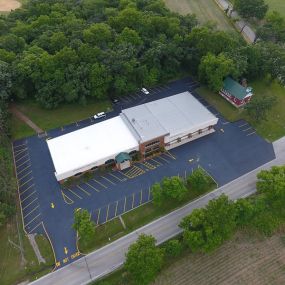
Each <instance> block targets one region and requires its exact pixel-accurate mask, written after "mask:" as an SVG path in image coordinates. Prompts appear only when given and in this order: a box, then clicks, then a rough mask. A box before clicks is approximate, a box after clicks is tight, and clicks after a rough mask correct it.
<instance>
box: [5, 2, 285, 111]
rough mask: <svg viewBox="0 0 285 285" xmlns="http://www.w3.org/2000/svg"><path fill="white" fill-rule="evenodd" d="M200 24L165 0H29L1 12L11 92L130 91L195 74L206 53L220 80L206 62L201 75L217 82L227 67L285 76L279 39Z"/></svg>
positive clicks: (82, 97)
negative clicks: (245, 37)
mask: <svg viewBox="0 0 285 285" xmlns="http://www.w3.org/2000/svg"><path fill="white" fill-rule="evenodd" d="M197 24H198V23H197V20H196V18H195V16H193V15H187V16H181V15H178V14H175V13H172V12H170V11H169V10H168V9H167V8H166V7H165V5H164V3H163V2H162V1H161V0H121V1H119V0H104V1H103V0H92V1H91V0H82V1H75V0H68V1H63V0H47V1H46V0H45V1H43V0H31V1H29V2H28V4H26V5H24V6H23V8H22V9H18V10H15V11H13V12H12V13H10V14H9V15H8V16H2V18H1V19H0V33H1V37H0V60H1V62H0V64H1V67H2V68H1V69H2V73H4V75H5V72H7V74H6V77H7V76H8V77H11V81H12V88H11V92H10V94H11V96H13V97H14V98H16V99H17V98H22V99H24V98H35V99H36V100H37V101H38V102H39V103H40V104H41V105H42V106H43V107H45V108H55V107H57V106H58V105H59V104H61V103H64V102H74V101H77V102H79V103H82V104H84V103H86V100H87V99H88V98H92V97H93V98H97V99H105V98H106V97H108V96H120V95H124V94H126V93H129V92H132V91H134V90H136V89H137V88H139V87H141V86H143V85H145V86H151V85H154V84H156V83H158V82H161V81H163V80H167V79H170V78H173V77H175V76H176V75H177V74H179V73H180V72H181V71H187V72H191V73H192V74H197V72H198V66H199V64H200V62H201V60H202V58H203V57H204V56H207V58H206V59H204V61H203V62H204V63H207V64H210V65H211V63H212V68H211V69H210V77H211V74H212V73H215V72H216V71H217V80H218V81H217V82H216V79H215V78H214V79H212V78H208V77H209V76H207V72H206V70H205V68H201V72H200V73H201V74H202V75H203V76H201V79H202V80H203V81H204V82H206V83H209V85H210V87H213V88H214V89H215V90H216V89H217V87H218V86H219V85H220V82H221V80H220V78H222V77H223V76H225V75H228V74H226V73H231V74H232V76H234V77H236V78H237V77H239V76H241V75H249V76H250V77H255V76H259V75H260V73H268V72H269V73H271V74H272V75H273V76H274V77H278V76H279V77H280V70H272V65H271V62H272V60H273V59H271V58H272V56H273V55H276V54H278V55H279V53H281V54H282V56H281V55H280V56H279V58H278V61H279V62H278V64H279V63H280V60H283V61H284V50H283V51H280V50H279V46H277V45H276V46H274V52H273V53H272V52H271V49H272V46H269V47H268V46H267V45H263V44H258V45H256V46H252V47H247V46H246V45H245V43H243V42H242V41H241V39H240V38H239V36H238V35H235V34H228V33H226V32H221V31H217V30H215V29H214V27H212V26H207V27H202V26H197ZM269 50H270V51H269ZM208 53H209V54H210V55H207V54H208ZM271 55H272V56H271ZM281 57H283V58H282V59H281ZM224 58H226V59H229V66H228V68H226V69H225V68H223V67H221V66H220V62H221V60H223V59H224ZM267 60H268V62H269V64H266V62H265V61H267ZM274 60H275V58H274ZM278 64H276V63H275V61H274V66H275V69H278V66H280V64H279V65H278ZM5 66H8V67H9V68H8V71H5V70H6V67H5ZM2 77H3V75H2ZM213 80H214V83H213Z"/></svg>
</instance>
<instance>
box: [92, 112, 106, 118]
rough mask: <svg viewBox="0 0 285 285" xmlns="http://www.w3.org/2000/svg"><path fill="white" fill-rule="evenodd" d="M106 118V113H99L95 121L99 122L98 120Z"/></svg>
mask: <svg viewBox="0 0 285 285" xmlns="http://www.w3.org/2000/svg"><path fill="white" fill-rule="evenodd" d="M105 117H106V113H105V112H100V113H97V114H96V115H94V119H95V120H97V119H101V118H105Z"/></svg>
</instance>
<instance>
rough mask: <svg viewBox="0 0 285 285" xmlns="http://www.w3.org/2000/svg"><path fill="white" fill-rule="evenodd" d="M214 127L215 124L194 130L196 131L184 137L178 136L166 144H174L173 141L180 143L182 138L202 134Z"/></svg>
mask: <svg viewBox="0 0 285 285" xmlns="http://www.w3.org/2000/svg"><path fill="white" fill-rule="evenodd" d="M213 128H214V126H209V127H207V128H205V129H202V130H201V129H200V130H198V131H196V132H194V133H191V134H188V135H186V136H184V137H181V138H177V139H176V140H174V141H171V142H169V143H167V144H166V145H167V146H169V145H171V144H173V143H180V142H181V141H182V140H186V139H191V138H192V137H193V136H195V135H196V134H199V135H200V134H202V133H203V132H204V131H206V130H211V129H213Z"/></svg>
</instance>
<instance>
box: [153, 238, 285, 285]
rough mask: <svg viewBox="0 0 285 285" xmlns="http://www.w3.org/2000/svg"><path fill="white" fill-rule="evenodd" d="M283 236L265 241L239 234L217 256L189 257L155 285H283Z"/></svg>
mask: <svg viewBox="0 0 285 285" xmlns="http://www.w3.org/2000/svg"><path fill="white" fill-rule="evenodd" d="M282 236H284V233H282V234H276V235H275V236H273V237H271V238H267V239H264V240H260V239H257V238H255V239H253V238H249V237H248V236H247V235H245V234H241V233H238V234H237V235H236V236H235V238H234V239H233V240H232V241H230V242H227V243H226V244H224V245H223V246H222V247H221V248H220V249H218V250H217V251H216V252H214V253H212V254H210V255H205V254H189V255H188V256H186V257H184V258H182V259H181V260H179V261H177V262H175V263H174V264H173V265H171V267H169V268H168V269H166V270H163V271H162V273H161V274H160V276H159V277H158V278H157V280H156V282H155V283H154V284H153V285H162V284H163V285H174V284H175V285H188V284H199V285H209V284H211V285H254V284H259V285H263V284H264V285H265V284H274V285H279V284H280V285H281V284H282V285H283V284H285V246H284V243H283V242H282V238H281V237H282Z"/></svg>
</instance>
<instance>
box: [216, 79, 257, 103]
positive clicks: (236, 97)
mask: <svg viewBox="0 0 285 285" xmlns="http://www.w3.org/2000/svg"><path fill="white" fill-rule="evenodd" d="M219 94H220V95H221V96H223V97H224V98H225V99H226V100H227V101H228V102H230V103H231V104H232V105H234V106H235V107H236V108H239V107H242V106H244V105H245V104H247V103H248V102H249V101H250V100H251V97H252V95H253V93H252V88H251V87H244V86H242V85H241V84H239V83H238V82H237V81H235V80H233V79H232V78H230V77H227V78H226V79H225V80H224V85H223V88H222V89H221V90H220V92H219Z"/></svg>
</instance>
